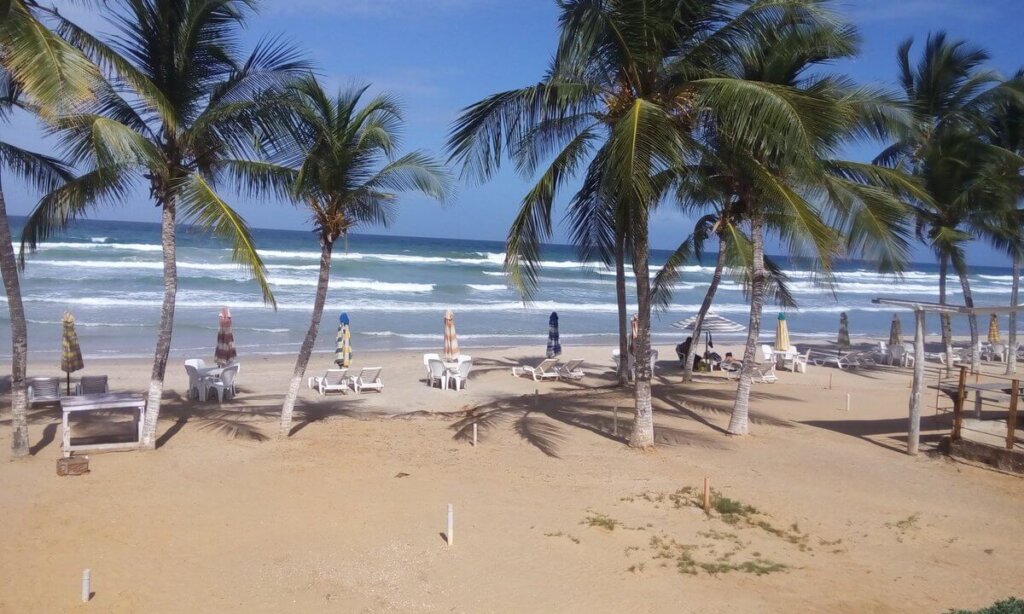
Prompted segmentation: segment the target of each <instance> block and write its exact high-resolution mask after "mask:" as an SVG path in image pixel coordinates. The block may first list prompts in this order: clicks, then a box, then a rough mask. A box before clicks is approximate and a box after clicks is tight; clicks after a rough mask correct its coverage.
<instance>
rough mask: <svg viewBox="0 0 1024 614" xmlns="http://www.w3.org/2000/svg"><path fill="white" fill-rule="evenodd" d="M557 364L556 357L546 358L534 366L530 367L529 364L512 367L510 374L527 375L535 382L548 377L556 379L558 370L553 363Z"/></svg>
mask: <svg viewBox="0 0 1024 614" xmlns="http://www.w3.org/2000/svg"><path fill="white" fill-rule="evenodd" d="M557 364H558V359H557V358H546V359H544V360H542V361H541V363H540V364H539V365H537V366H536V367H531V366H530V365H519V366H518V367H512V375H513V376H515V377H520V376H522V375H529V376H530V377H532V378H533V381H535V382H539V381H541V380H548V379H558V372H557V371H556V370H555V365H557Z"/></svg>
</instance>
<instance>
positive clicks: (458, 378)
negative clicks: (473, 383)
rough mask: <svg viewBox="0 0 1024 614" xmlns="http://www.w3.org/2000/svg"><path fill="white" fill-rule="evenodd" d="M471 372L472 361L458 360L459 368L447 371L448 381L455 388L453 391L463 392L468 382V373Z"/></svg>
mask: <svg viewBox="0 0 1024 614" xmlns="http://www.w3.org/2000/svg"><path fill="white" fill-rule="evenodd" d="M472 370H473V359H472V358H469V359H467V360H460V361H459V367H458V368H457V369H455V370H454V371H448V379H449V380H451V381H452V382H453V384H454V386H455V390H463V389H465V388H466V383H467V382H468V381H469V372H470V371H472Z"/></svg>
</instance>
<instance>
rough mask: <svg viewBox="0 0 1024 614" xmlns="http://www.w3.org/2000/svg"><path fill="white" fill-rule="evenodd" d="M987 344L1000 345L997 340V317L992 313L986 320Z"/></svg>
mask: <svg viewBox="0 0 1024 614" xmlns="http://www.w3.org/2000/svg"><path fill="white" fill-rule="evenodd" d="M988 342H989V343H1001V341H1000V340H999V316H997V315H996V314H994V313H993V314H992V317H990V318H989V319H988Z"/></svg>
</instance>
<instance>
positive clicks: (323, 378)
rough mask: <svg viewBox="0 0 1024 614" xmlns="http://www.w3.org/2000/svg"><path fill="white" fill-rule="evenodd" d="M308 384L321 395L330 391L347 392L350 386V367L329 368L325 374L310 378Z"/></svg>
mask: <svg viewBox="0 0 1024 614" xmlns="http://www.w3.org/2000/svg"><path fill="white" fill-rule="evenodd" d="M307 384H308V385H309V387H310V388H312V389H313V390H316V391H317V392H319V393H320V394H321V395H327V393H330V392H340V393H342V394H345V393H347V392H348V386H349V377H348V369H328V370H327V371H325V372H324V374H323V375H318V376H316V377H311V378H309V380H308V381H307Z"/></svg>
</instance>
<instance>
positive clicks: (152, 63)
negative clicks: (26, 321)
mask: <svg viewBox="0 0 1024 614" xmlns="http://www.w3.org/2000/svg"><path fill="white" fill-rule="evenodd" d="M103 6H104V7H106V10H105V12H104V15H105V16H106V18H107V20H108V21H109V23H110V24H111V26H112V27H113V28H114V29H115V31H116V33H117V34H116V36H113V37H110V39H109V40H102V39H100V38H97V37H96V36H93V35H92V34H90V33H89V32H87V31H85V30H83V29H82V28H80V27H78V26H77V25H76V24H74V23H72V22H71V21H69V20H67V19H66V18H63V17H61V16H59V15H56V14H55V15H54V18H55V19H57V20H58V27H57V31H58V32H59V33H60V34H61V35H62V36H63V37H64V38H65V39H66V40H67V41H69V42H70V43H71V44H73V45H74V46H75V47H77V48H78V49H80V50H82V51H83V52H84V53H85V54H86V55H88V56H89V57H91V58H92V59H93V60H94V61H95V63H96V64H97V65H99V66H100V67H102V68H103V70H104V71H105V73H106V77H107V82H108V84H109V85H107V86H106V87H104V88H102V89H101V90H100V91H99V92H98V94H97V100H96V102H95V103H94V104H92V105H90V106H89V107H87V108H86V109H84V110H82V111H79V112H76V113H74V114H71V115H69V116H67V117H65V118H63V119H61V121H60V123H59V134H60V136H61V138H62V140H63V144H64V147H65V151H66V152H67V156H68V158H69V160H70V161H71V162H73V163H74V164H75V165H76V166H78V167H79V168H83V169H85V171H86V172H84V174H82V175H81V176H80V177H79V178H78V179H76V180H74V181H71V182H69V183H68V184H67V185H66V186H64V187H62V188H60V189H58V190H56V191H54V192H52V193H51V194H49V195H47V196H46V197H44V198H43V200H42V201H40V203H39V205H38V206H37V207H36V209H35V210H34V211H33V212H32V214H31V216H30V217H29V220H28V222H27V224H26V226H25V229H24V232H23V235H22V236H23V245H27V246H29V247H34V246H35V245H36V244H37V243H38V242H39V241H41V240H43V239H45V238H46V237H48V236H50V235H51V234H52V233H53V232H56V231H59V230H60V229H62V228H64V227H66V226H67V225H68V224H69V223H70V222H71V221H73V220H74V219H76V218H78V217H80V216H82V215H85V214H86V213H87V212H88V211H90V210H91V209H92V208H94V207H95V206H97V205H101V204H105V203H112V202H113V203H120V202H125V201H127V200H128V199H129V198H131V196H132V189H131V188H132V187H133V185H135V184H136V183H137V182H138V181H139V180H141V181H142V183H143V184H144V185H147V186H148V188H149V193H150V197H151V198H152V200H153V201H154V204H155V205H156V206H157V207H158V208H159V209H160V211H161V242H162V245H163V280H164V299H163V306H162V308H161V313H160V325H159V332H158V335H157V340H156V350H155V355H154V360H153V369H152V373H151V377H150V384H149V390H148V395H147V412H146V420H145V425H144V428H143V435H142V445H143V446H144V447H150V448H152V447H154V445H155V442H156V429H157V421H158V420H159V416H160V402H161V397H162V394H163V383H164V374H165V372H166V368H167V357H168V354H169V352H170V346H171V334H172V331H173V324H174V305H175V297H176V294H177V287H178V276H177V268H176V260H175V229H176V225H177V224H179V223H183V224H194V225H196V226H199V227H201V228H205V229H208V230H210V231H212V232H213V233H214V234H215V235H217V236H219V237H222V238H224V239H225V240H227V241H229V242H230V243H231V245H232V258H233V260H234V261H235V262H236V263H238V264H239V265H240V266H241V267H243V268H244V269H246V270H247V271H248V272H249V273H250V274H252V275H253V277H254V278H255V279H256V281H257V283H258V284H259V286H260V288H261V290H262V292H263V296H264V300H265V301H267V302H268V303H270V304H273V302H274V301H273V296H272V294H271V291H270V287H269V285H268V284H267V281H266V275H265V269H264V266H263V263H262V261H261V260H260V257H259V254H258V253H257V252H256V249H255V246H254V244H253V240H252V236H251V233H250V231H249V228H248V226H247V225H246V223H245V221H244V220H243V219H242V217H241V216H240V215H239V214H238V213H237V212H235V211H234V210H233V209H232V208H231V207H230V206H229V205H228V203H227V202H226V201H225V200H224V199H223V198H222V197H221V196H220V195H219V194H218V192H217V190H216V188H215V186H216V184H217V182H218V180H219V179H220V178H221V177H222V176H223V175H224V174H225V172H226V171H229V170H231V169H233V168H234V167H235V166H236V165H238V164H244V161H245V160H247V159H251V158H253V157H256V156H257V155H258V154H259V153H260V152H259V151H254V150H255V149H257V147H259V145H260V144H261V142H264V141H266V140H268V139H271V138H273V135H275V134H278V133H279V132H280V127H281V126H282V125H283V124H284V123H285V121H286V118H287V116H286V114H285V113H284V111H283V105H282V104H281V103H280V101H279V96H278V95H277V93H278V92H279V91H280V90H281V89H282V87H283V85H284V84H285V83H287V82H288V81H289V80H290V79H292V78H294V77H295V76H297V75H299V74H305V73H306V72H307V71H308V70H309V66H308V65H307V64H306V62H305V61H303V60H302V59H300V58H299V56H298V55H297V54H296V52H295V51H293V50H292V49H291V48H290V47H289V46H287V45H285V44H282V43H280V42H279V41H275V40H270V41H263V42H261V43H259V44H258V45H257V46H256V47H255V48H254V49H253V50H252V52H251V53H250V54H249V55H248V56H245V55H242V54H241V53H240V50H239V34H240V32H241V29H242V28H243V27H244V26H245V24H246V20H247V18H248V16H249V15H250V14H251V12H252V10H253V8H254V6H255V2H254V1H252V0H111V1H109V2H105V3H104V4H103Z"/></svg>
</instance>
